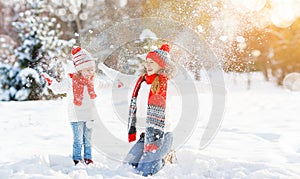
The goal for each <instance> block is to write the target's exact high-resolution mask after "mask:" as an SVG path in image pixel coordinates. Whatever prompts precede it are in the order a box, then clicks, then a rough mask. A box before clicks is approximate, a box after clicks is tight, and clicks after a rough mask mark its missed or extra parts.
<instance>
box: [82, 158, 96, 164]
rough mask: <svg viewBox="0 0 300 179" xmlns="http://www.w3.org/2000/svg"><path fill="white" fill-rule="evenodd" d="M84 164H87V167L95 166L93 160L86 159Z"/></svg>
mask: <svg viewBox="0 0 300 179" xmlns="http://www.w3.org/2000/svg"><path fill="white" fill-rule="evenodd" d="M84 163H85V164H86V165H89V164H93V163H94V162H93V160H91V159H87V158H85V159H84Z"/></svg>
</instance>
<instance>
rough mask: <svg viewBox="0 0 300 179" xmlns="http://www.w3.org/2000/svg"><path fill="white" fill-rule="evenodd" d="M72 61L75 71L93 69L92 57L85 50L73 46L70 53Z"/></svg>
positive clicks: (93, 61)
mask: <svg viewBox="0 0 300 179" xmlns="http://www.w3.org/2000/svg"><path fill="white" fill-rule="evenodd" d="M71 53H72V60H73V62H74V65H75V68H76V70H77V71H78V70H82V69H84V68H90V67H95V66H96V65H95V60H94V58H93V57H92V55H91V54H90V53H89V52H88V51H86V50H85V49H83V48H81V47H78V46H75V47H73V49H72V51H71Z"/></svg>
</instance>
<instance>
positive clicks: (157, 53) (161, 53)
mask: <svg viewBox="0 0 300 179" xmlns="http://www.w3.org/2000/svg"><path fill="white" fill-rule="evenodd" d="M169 52H170V45H169V44H163V45H162V46H161V47H160V48H159V49H156V50H154V51H151V52H149V53H148V54H147V56H146V59H147V58H151V59H152V60H153V61H155V62H156V63H157V64H158V65H159V66H161V67H162V68H166V67H167V65H169V64H170V62H171V57H170V54H169Z"/></svg>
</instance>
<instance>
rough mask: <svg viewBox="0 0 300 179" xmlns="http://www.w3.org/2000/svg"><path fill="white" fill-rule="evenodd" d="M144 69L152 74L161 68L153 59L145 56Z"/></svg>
mask: <svg viewBox="0 0 300 179" xmlns="http://www.w3.org/2000/svg"><path fill="white" fill-rule="evenodd" d="M145 67H146V71H147V75H149V76H150V75H153V74H155V73H157V72H158V71H159V70H161V69H162V67H160V66H159V65H158V64H157V63H156V62H155V61H153V60H152V59H151V58H147V59H146V64H145Z"/></svg>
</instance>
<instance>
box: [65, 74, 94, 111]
mask: <svg viewBox="0 0 300 179" xmlns="http://www.w3.org/2000/svg"><path fill="white" fill-rule="evenodd" d="M69 75H70V77H71V78H72V88H73V98H74V100H73V102H74V104H75V105H77V106H81V105H82V99H83V91H84V86H87V90H88V93H89V95H90V98H91V99H95V98H96V97H97V95H96V93H95V90H94V83H93V81H92V80H91V79H87V78H85V77H83V76H81V75H78V74H69Z"/></svg>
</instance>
